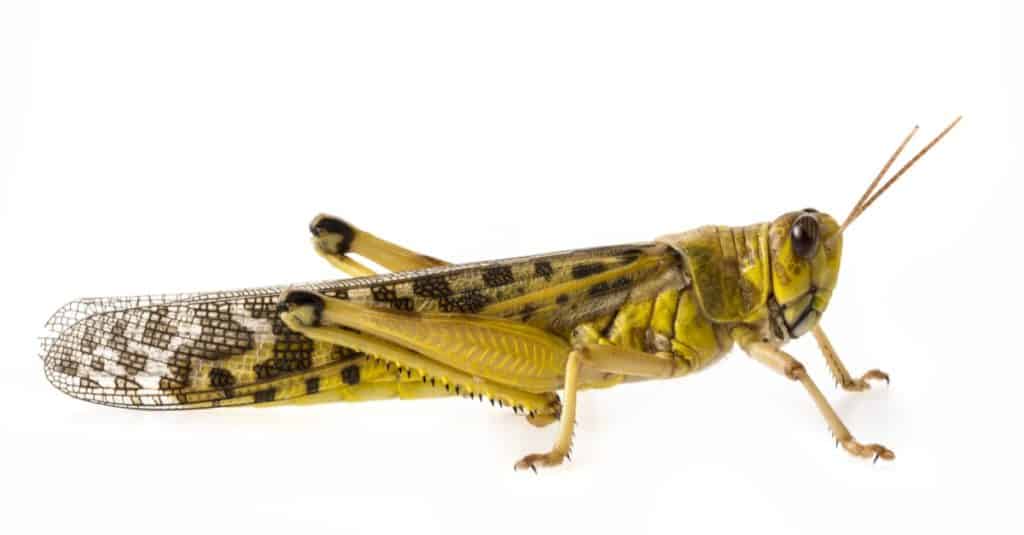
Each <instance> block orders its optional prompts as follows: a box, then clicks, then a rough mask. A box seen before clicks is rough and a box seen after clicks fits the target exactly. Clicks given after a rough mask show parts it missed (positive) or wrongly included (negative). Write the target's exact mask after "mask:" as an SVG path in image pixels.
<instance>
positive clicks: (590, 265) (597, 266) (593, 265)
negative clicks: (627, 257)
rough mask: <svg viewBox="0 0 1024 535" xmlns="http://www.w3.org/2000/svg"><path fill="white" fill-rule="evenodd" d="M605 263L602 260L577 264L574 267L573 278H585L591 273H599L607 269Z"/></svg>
mask: <svg viewBox="0 0 1024 535" xmlns="http://www.w3.org/2000/svg"><path fill="white" fill-rule="evenodd" d="M606 269H607V268H606V267H605V265H604V264H602V263H601V262H587V263H585V264H576V265H575V266H573V267H572V278H574V279H583V278H586V277H589V276H591V275H597V274H598V273H602V272H604V271H605V270H606Z"/></svg>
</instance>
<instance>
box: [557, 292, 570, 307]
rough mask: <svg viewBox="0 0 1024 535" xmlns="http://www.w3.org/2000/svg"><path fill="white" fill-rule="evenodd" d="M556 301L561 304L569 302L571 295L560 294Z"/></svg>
mask: <svg viewBox="0 0 1024 535" xmlns="http://www.w3.org/2000/svg"><path fill="white" fill-rule="evenodd" d="M555 302H556V303H558V304H559V305H564V304H566V303H568V302H569V296H568V295H565V294H558V297H556V298H555Z"/></svg>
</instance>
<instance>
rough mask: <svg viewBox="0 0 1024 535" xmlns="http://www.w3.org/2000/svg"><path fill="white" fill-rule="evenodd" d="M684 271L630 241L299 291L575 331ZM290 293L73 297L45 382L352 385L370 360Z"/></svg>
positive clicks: (238, 393) (113, 394)
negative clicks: (341, 343)
mask: <svg viewBox="0 0 1024 535" xmlns="http://www.w3.org/2000/svg"><path fill="white" fill-rule="evenodd" d="M677 266H678V258H677V257H676V256H675V254H674V253H673V252H671V250H669V249H668V248H667V247H665V246H662V245H656V244H632V245H623V246H613V247H602V248H596V249H586V250H579V251H567V252H562V253H554V254H548V255H540V256H532V257H522V258H514V259H509V260H500V261H489V262H478V263H474V264H463V265H456V266H446V267H437V268H430V269H425V270H419V271H410V272H401V273H392V274H384V275H379V276H374V277H365V278H358V279H346V280H338V281H327V282H319V283H309V284H302V285H295V286H296V287H301V288H307V289H311V290H314V291H317V292H321V293H323V294H326V295H329V296H333V297H338V298H343V299H350V300H353V301H358V302H363V303H366V304H367V305H369V306H376V307H387V308H391V309H395V310H402V311H408V312H414V311H417V312H439V313H464V314H482V315H491V316H499V317H504V318H510V319H518V320H521V321H525V322H529V323H530V324H533V325H536V326H538V327H540V328H544V329H550V330H552V331H553V332H555V333H557V334H561V335H567V334H568V332H569V330H570V329H571V327H572V326H573V325H575V324H577V323H579V322H581V321H587V320H589V319H592V318H594V317H599V316H601V315H602V314H610V313H612V312H614V310H615V309H617V308H618V307H620V306H621V305H622V304H623V303H624V302H626V301H627V300H629V299H631V298H641V297H649V294H652V293H653V292H656V291H659V290H661V289H664V287H666V285H671V284H676V285H678V284H680V281H679V280H677V277H678V274H679V273H680V270H678V269H674V268H675V267H677ZM673 276H674V277H675V278H674V277H673ZM282 289H283V287H270V288H262V289H246V290H237V291H229V292H215V293H201V294H186V295H172V296H141V297H119V298H98V299H83V300H79V301H75V302H72V303H69V304H68V305H65V306H64V307H62V308H61V309H60V310H58V311H57V312H56V313H55V314H54V315H53V317H52V318H51V319H50V321H49V322H48V323H47V327H48V329H49V331H50V332H51V334H50V335H49V336H47V337H44V339H43V344H42V358H43V361H44V367H45V370H46V375H47V378H48V379H49V380H50V382H51V383H53V384H54V385H55V386H56V387H57V388H59V389H60V390H62V391H64V392H66V393H68V394H70V395H71V396H73V397H76V398H80V399H85V400H88V401H92V402H96V403H101V404H105V405H114V406H119V407H131V408H153V409H161V408H162V409H170V408H202V407H216V406H233V405H246V404H251V403H265V402H271V401H276V402H279V401H285V400H289V399H294V398H299V397H303V396H306V395H308V394H314V393H318V392H323V391H327V390H330V389H334V388H340V387H343V386H345V385H348V384H352V377H351V375H352V374H351V371H352V369H351V367H352V364H351V361H352V360H354V359H357V358H359V357H361V356H362V355H361V354H358V353H356V352H354V351H352V350H350V349H347V348H342V347H337V346H332V345H329V344H324V343H321V342H314V341H312V340H310V339H307V338H305V337H303V336H302V335H299V334H298V333H295V332H292V331H291V330H289V329H288V328H287V327H286V326H285V325H284V324H283V323H282V322H281V321H280V319H279V318H278V315H277V312H276V308H277V299H278V296H279V294H280V292H281V290H282Z"/></svg>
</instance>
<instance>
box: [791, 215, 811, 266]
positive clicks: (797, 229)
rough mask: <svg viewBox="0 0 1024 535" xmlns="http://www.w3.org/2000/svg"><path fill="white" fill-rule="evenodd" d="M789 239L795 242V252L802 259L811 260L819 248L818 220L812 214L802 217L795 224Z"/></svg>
mask: <svg viewBox="0 0 1024 535" xmlns="http://www.w3.org/2000/svg"><path fill="white" fill-rule="evenodd" d="M789 237H790V239H792V240H793V252H794V253H796V255H797V256H799V257H800V258H803V259H808V258H810V257H811V256H812V255H814V251H815V250H816V249H817V248H818V220H817V219H815V218H814V216H813V215H811V214H803V215H801V216H800V217H798V218H796V221H794V222H793V228H792V229H791V230H790V231H789Z"/></svg>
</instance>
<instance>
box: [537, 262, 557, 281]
mask: <svg viewBox="0 0 1024 535" xmlns="http://www.w3.org/2000/svg"><path fill="white" fill-rule="evenodd" d="M533 273H534V274H535V275H537V276H538V277H544V279H545V280H551V276H552V275H554V274H555V270H554V268H552V267H551V262H548V261H547V260H541V261H538V262H536V263H534V264H533Z"/></svg>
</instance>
